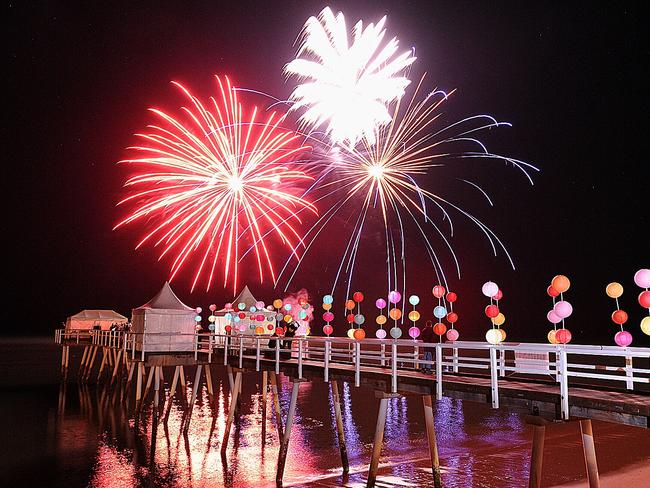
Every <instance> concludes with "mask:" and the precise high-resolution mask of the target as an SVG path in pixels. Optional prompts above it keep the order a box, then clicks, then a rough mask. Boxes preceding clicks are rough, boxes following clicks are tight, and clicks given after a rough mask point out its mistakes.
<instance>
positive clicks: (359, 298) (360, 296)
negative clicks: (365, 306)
mask: <svg viewBox="0 0 650 488" xmlns="http://www.w3.org/2000/svg"><path fill="white" fill-rule="evenodd" d="M363 298H364V296H363V293H361V292H360V291H355V292H354V294H353V295H352V299H353V300H354V301H355V302H357V303H361V302H363Z"/></svg>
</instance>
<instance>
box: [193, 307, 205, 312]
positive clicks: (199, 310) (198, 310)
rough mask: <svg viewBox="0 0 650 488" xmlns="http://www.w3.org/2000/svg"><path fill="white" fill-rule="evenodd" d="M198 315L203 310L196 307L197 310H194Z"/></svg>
mask: <svg viewBox="0 0 650 488" xmlns="http://www.w3.org/2000/svg"><path fill="white" fill-rule="evenodd" d="M194 311H195V312H196V313H201V312H203V309H202V308H201V307H196V310H194Z"/></svg>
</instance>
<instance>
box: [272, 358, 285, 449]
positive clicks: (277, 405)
mask: <svg viewBox="0 0 650 488" xmlns="http://www.w3.org/2000/svg"><path fill="white" fill-rule="evenodd" d="M271 393H272V395H273V408H274V410H275V425H276V427H277V429H278V438H279V439H280V440H282V431H283V428H282V412H281V411H280V397H279V396H278V380H277V377H276V375H275V371H271Z"/></svg>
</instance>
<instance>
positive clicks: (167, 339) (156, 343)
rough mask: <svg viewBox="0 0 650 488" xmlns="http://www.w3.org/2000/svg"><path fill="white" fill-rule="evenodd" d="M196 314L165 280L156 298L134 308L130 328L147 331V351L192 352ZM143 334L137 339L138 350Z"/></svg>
mask: <svg viewBox="0 0 650 488" xmlns="http://www.w3.org/2000/svg"><path fill="white" fill-rule="evenodd" d="M195 316H196V312H195V310H194V309H193V308H190V307H188V306H187V305H185V304H184V303H183V302H181V301H180V299H179V298H178V297H177V296H176V294H175V293H174V292H173V291H172V289H171V286H169V283H168V282H165V284H164V285H163V287H162V289H161V290H160V291H159V292H158V294H157V295H156V296H155V297H153V298H152V299H151V300H149V301H148V302H147V303H145V304H144V305H142V306H141V307H138V308H134V309H133V311H132V314H131V322H132V324H133V325H132V327H131V331H132V332H135V333H143V332H146V335H145V336H144V337H145V343H144V348H145V351H146V352H172V351H193V350H194V339H195V338H194V335H195V333H196V332H195V328H194V327H195V325H196V322H195V321H194V317H195ZM142 337H143V336H138V337H137V339H136V346H137V348H138V349H141V347H142Z"/></svg>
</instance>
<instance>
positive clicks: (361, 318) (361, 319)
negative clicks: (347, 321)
mask: <svg viewBox="0 0 650 488" xmlns="http://www.w3.org/2000/svg"><path fill="white" fill-rule="evenodd" d="M365 321H366V318H365V317H364V316H363V315H361V314H360V313H358V314H356V315H355V316H354V323H355V324H357V325H363V323H364V322H365Z"/></svg>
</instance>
